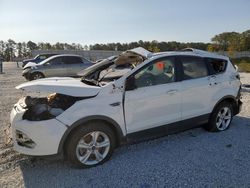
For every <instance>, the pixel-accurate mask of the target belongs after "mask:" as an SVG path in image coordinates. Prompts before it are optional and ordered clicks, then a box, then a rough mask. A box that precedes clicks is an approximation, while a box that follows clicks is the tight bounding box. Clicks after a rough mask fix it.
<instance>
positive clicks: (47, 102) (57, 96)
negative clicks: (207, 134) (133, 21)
mask: <svg viewBox="0 0 250 188" xmlns="http://www.w3.org/2000/svg"><path fill="white" fill-rule="evenodd" d="M81 74H82V79H81V80H79V79H74V78H47V79H41V80H35V81H31V82H28V83H24V84H21V85H19V86H17V87H16V88H17V89H22V90H26V91H28V92H33V91H36V92H46V93H54V94H50V95H49V96H48V97H44V98H33V97H25V98H22V99H20V101H19V102H18V103H17V104H15V106H14V108H13V110H12V112H11V117H10V120H11V124H12V135H13V140H14V147H15V149H16V150H17V151H18V152H20V153H23V154H27V155H53V154H64V155H65V156H67V158H68V159H69V160H70V161H71V162H72V163H73V164H75V165H78V166H81V167H92V166H95V165H98V164H102V163H104V162H105V161H107V160H108V159H109V158H110V156H111V154H112V152H113V150H114V149H115V148H116V147H117V146H119V145H121V144H123V143H126V142H133V141H135V140H143V139H146V138H155V137H157V136H162V135H166V134H171V133H174V132H177V131H180V130H181V131H182V130H185V129H189V128H192V127H196V126H199V125H203V126H204V127H205V128H206V129H207V130H209V131H224V130H226V129H227V128H228V127H229V125H230V123H231V121H232V118H233V116H234V115H236V114H238V113H239V111H240V107H241V104H242V103H241V101H240V87H241V83H240V80H239V74H238V72H237V71H236V70H235V68H234V66H233V65H232V63H231V62H230V60H229V58H228V57H225V56H220V55H216V54H212V53H209V52H205V51H201V50H195V49H186V50H183V51H176V52H163V53H150V52H148V51H147V50H145V49H143V48H136V49H133V50H129V51H126V52H124V53H122V54H121V55H120V56H118V57H112V58H109V59H106V60H103V61H102V62H100V63H98V64H95V65H94V66H91V67H89V68H88V69H85V70H84V71H83V72H82V73H81Z"/></svg>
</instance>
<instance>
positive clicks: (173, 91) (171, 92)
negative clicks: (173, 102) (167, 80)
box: [166, 89, 178, 95]
mask: <svg viewBox="0 0 250 188" xmlns="http://www.w3.org/2000/svg"><path fill="white" fill-rule="evenodd" d="M177 91H178V90H176V89H173V90H169V91H167V92H166V93H167V94H169V95H173V94H175V93H176V92H177Z"/></svg>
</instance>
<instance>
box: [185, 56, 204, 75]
mask: <svg viewBox="0 0 250 188" xmlns="http://www.w3.org/2000/svg"><path fill="white" fill-rule="evenodd" d="M180 60H181V63H182V67H183V79H184V80H189V79H195V78H201V77H206V76H207V75H208V70H207V66H206V64H205V62H204V61H203V59H202V58H199V57H192V56H190V57H189V56H184V57H180Z"/></svg>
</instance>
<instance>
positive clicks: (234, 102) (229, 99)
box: [212, 95, 238, 115]
mask: <svg viewBox="0 0 250 188" xmlns="http://www.w3.org/2000/svg"><path fill="white" fill-rule="evenodd" d="M222 102H229V103H230V104H231V105H232V108H233V114H234V115H236V114H237V110H238V100H237V98H236V97H235V96H233V95H227V96H224V97H222V98H221V99H220V100H219V101H218V102H217V103H216V104H215V106H214V108H213V111H212V112H214V110H215V109H216V108H217V106H218V105H219V104H221V103H222Z"/></svg>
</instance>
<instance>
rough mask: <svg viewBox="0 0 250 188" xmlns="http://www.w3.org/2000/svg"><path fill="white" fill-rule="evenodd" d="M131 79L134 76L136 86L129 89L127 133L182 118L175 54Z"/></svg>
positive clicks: (155, 63)
mask: <svg viewBox="0 0 250 188" xmlns="http://www.w3.org/2000/svg"><path fill="white" fill-rule="evenodd" d="M131 78H132V79H131ZM128 80H133V83H134V85H135V88H134V89H132V90H129V91H126V92H125V101H124V108H125V120H126V127H127V133H133V132H137V131H140V130H145V129H150V128H154V127H158V126H161V125H165V124H170V123H173V122H176V121H180V117H181V95H180V89H181V88H180V83H179V82H176V65H175V58H174V57H167V58H166V57H165V58H161V59H158V60H154V61H153V62H151V63H148V64H147V65H145V66H144V67H142V68H141V69H139V70H138V71H136V72H135V73H134V74H133V75H131V76H130V77H129V78H128Z"/></svg>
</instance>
